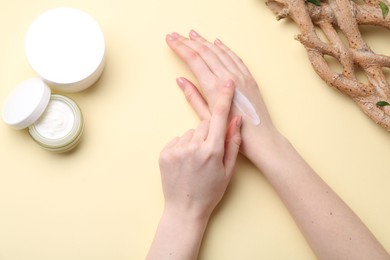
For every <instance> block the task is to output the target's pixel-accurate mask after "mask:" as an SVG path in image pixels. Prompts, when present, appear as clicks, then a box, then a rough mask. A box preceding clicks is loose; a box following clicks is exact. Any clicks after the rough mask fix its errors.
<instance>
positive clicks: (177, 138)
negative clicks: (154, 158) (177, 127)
mask: <svg viewBox="0 0 390 260" xmlns="http://www.w3.org/2000/svg"><path fill="white" fill-rule="evenodd" d="M179 139H180V138H179V137H175V138H174V139H172V140H171V141H170V142H169V143H168V144H166V145H165V147H164V150H165V149H169V148H172V147H174V146H175V145H176V144H177V143H178V142H179Z"/></svg>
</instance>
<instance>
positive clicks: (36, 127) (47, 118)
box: [3, 78, 84, 152]
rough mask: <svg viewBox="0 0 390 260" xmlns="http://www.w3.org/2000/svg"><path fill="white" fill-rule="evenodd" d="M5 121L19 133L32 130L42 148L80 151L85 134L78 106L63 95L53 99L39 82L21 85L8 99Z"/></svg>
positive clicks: (31, 80)
mask: <svg viewBox="0 0 390 260" xmlns="http://www.w3.org/2000/svg"><path fill="white" fill-rule="evenodd" d="M3 120H4V122H5V123H6V124H8V125H9V126H11V127H13V128H15V129H24V128H26V127H28V129H29V133H30V136H31V137H32V138H33V139H34V141H35V142H37V143H38V144H39V145H40V146H41V147H42V148H44V149H46V150H49V151H52V152H67V151H70V150H71V149H73V148H74V147H76V145H77V144H78V143H79V141H80V138H81V136H82V133H83V129H84V123H83V116H82V113H81V111H80V108H79V107H78V106H77V104H76V103H75V102H74V101H73V100H71V99H70V98H67V97H65V96H62V95H56V94H53V95H51V91H50V88H49V87H48V86H47V85H46V83H45V82H43V81H42V80H41V79H39V78H32V79H28V80H26V81H23V82H22V83H20V84H19V85H18V86H17V87H16V88H15V89H14V90H13V91H12V92H11V94H10V95H9V96H8V98H7V99H6V101H5V103H4V107H3Z"/></svg>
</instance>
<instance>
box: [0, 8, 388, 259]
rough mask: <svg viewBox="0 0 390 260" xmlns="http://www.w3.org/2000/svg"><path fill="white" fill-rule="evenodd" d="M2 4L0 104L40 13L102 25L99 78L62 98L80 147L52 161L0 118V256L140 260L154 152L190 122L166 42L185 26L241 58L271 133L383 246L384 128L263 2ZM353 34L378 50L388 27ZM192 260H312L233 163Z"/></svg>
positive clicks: (260, 182) (155, 201) (245, 170)
mask: <svg viewBox="0 0 390 260" xmlns="http://www.w3.org/2000/svg"><path fill="white" fill-rule="evenodd" d="M0 6H1V8H0V103H1V105H2V104H3V102H4V100H5V98H6V96H7V95H8V94H9V92H10V91H11V89H12V88H13V87H14V86H15V85H16V84H18V83H19V82H21V81H22V80H24V79H27V78H29V77H31V76H34V73H33V71H32V70H31V68H30V67H29V65H28V63H27V61H26V58H25V55H24V49H23V44H24V36H25V33H26V31H27V29H28V26H29V25H30V24H31V22H32V21H33V19H34V18H36V17H37V16H38V15H39V14H41V13H42V12H44V11H46V10H48V9H50V8H52V7H57V6H70V7H75V8H80V9H81V10H84V11H86V12H87V13H89V14H90V15H92V16H93V17H94V18H95V19H96V20H97V21H98V22H99V23H100V25H101V27H102V29H103V31H104V33H105V37H106V41H107V64H106V69H105V71H104V74H103V76H102V78H101V79H100V81H99V82H98V83H97V84H96V85H95V86H94V87H92V88H91V89H89V90H87V91H84V92H82V93H77V94H72V95H68V96H70V97H72V98H73V99H74V100H75V101H76V102H77V103H78V104H79V105H80V107H81V109H82V111H83V113H84V116H85V123H86V129H85V134H84V136H83V140H82V143H81V144H80V146H79V147H78V149H76V150H75V151H74V152H72V153H69V154H62V155H58V154H51V153H49V152H46V151H44V150H42V149H41V148H40V147H39V146H38V145H36V144H35V143H34V142H33V140H32V139H31V138H30V137H29V135H28V133H27V132H26V131H15V130H12V129H10V128H9V127H8V126H6V125H5V124H4V123H2V122H1V123H0V144H1V145H0V158H1V159H0V160H1V161H0V260H15V259H17V260H22V259H23V260H24V259H29V260H32V259H39V260H46V259H74V260H76V259H94V260H98V259H118V260H119V259H143V258H144V257H145V255H146V252H147V250H148V248H149V245H150V242H151V240H152V238H153V235H154V231H155V228H156V225H157V223H158V220H159V217H160V213H161V211H162V207H163V196H162V191H161V185H160V176H159V168H158V155H159V152H160V150H161V149H162V147H163V146H164V145H165V144H166V143H167V142H168V141H169V140H170V139H172V138H173V137H174V136H177V135H181V134H182V133H183V132H184V131H186V130H187V129H189V128H192V127H195V126H196V124H197V122H198V119H197V117H196V116H195V114H194V113H193V112H192V110H191V108H190V107H189V106H188V104H187V103H186V101H185V99H184V98H183V96H182V93H181V92H180V90H179V88H178V87H177V86H176V84H175V78H176V77H178V76H187V77H192V76H191V74H190V72H189V71H188V70H187V68H185V67H184V66H183V64H182V63H181V62H180V61H179V60H178V59H177V58H176V57H175V56H174V54H173V53H172V52H171V51H170V49H169V48H168V47H167V46H166V44H165V41H164V38H165V35H166V33H169V32H172V31H177V32H179V33H182V34H186V33H187V32H188V31H189V30H190V29H192V28H194V29H196V30H197V31H199V32H200V33H202V34H203V35H204V36H205V37H207V38H208V39H210V40H214V38H215V37H219V38H221V39H222V40H223V41H224V42H225V43H227V44H228V45H229V46H230V47H231V48H232V49H233V50H235V51H236V52H237V53H238V54H239V55H240V56H241V57H242V58H243V60H244V61H245V62H246V64H247V65H248V67H249V68H250V69H251V71H252V72H253V74H254V76H255V77H256V79H257V80H258V81H259V83H260V85H261V91H262V93H263V96H264V99H265V101H266V103H267V105H268V107H269V110H270V113H271V115H272V117H273V119H274V121H275V124H276V125H277V127H278V128H279V129H280V130H281V131H282V132H283V133H284V134H285V135H286V136H287V137H288V138H289V139H290V140H291V141H292V142H293V143H294V145H295V146H296V148H297V149H298V150H299V151H300V153H301V154H302V155H303V156H304V157H305V158H306V159H307V161H308V162H309V163H310V164H311V165H312V166H313V167H314V169H315V170H316V171H317V172H318V173H319V175H321V177H322V178H324V179H325V180H326V181H327V182H328V183H329V184H330V185H331V186H332V187H333V188H334V189H335V190H336V191H337V192H338V193H339V194H340V195H341V197H343V198H344V200H345V201H346V202H347V203H348V204H349V205H350V206H351V207H352V208H353V210H355V211H356V212H357V214H358V215H359V216H360V217H361V218H362V219H363V221H364V222H365V223H366V224H367V225H368V226H369V228H370V229H371V230H372V231H373V232H374V234H375V235H376V236H377V237H378V239H379V240H380V241H381V242H382V243H383V245H384V246H385V247H386V248H387V250H390V221H389V219H390V203H389V198H390V188H389V183H390V133H388V132H386V131H385V130H383V129H382V128H380V127H379V126H376V125H375V124H374V123H373V122H372V121H370V120H369V119H368V118H367V117H366V116H365V115H364V114H363V113H362V112H361V111H360V110H359V108H357V106H355V104H354V103H353V102H351V101H350V100H349V99H348V98H347V97H345V96H343V95H341V94H340V93H339V92H337V91H335V90H334V89H331V88H329V87H328V86H326V85H325V83H323V82H322V81H321V80H320V78H319V77H318V76H317V75H316V74H315V73H314V72H313V70H312V69H311V66H310V64H309V62H308V60H307V56H306V52H305V50H304V48H303V47H302V46H301V45H300V43H299V42H297V41H295V40H294V35H296V34H297V33H298V30H297V28H296V26H295V24H293V23H292V22H291V21H287V20H286V21H280V22H277V21H276V20H275V18H274V15H273V14H272V13H271V11H270V10H269V9H268V8H267V7H266V6H265V4H264V1H262V0H244V1H237V0H234V1H233V0H213V1H209V0H164V1H161V0H146V1H134V0H127V1H124V0H122V1H120V0H110V1H106V0H99V1H95V0H84V1H79V0H73V1H71V0H69V1H60V0H58V1H53V0H52V1H49V0H47V1H44V0H35V1H31V0H14V1H5V0H1V5H0ZM364 33H365V38H366V40H367V41H368V43H369V44H370V45H371V47H372V48H373V50H374V51H377V52H380V53H386V52H387V54H389V53H390V52H389V48H388V41H389V36H390V34H389V32H388V31H386V30H382V29H376V28H372V27H367V28H365V29H364ZM387 72H388V71H387ZM388 75H389V74H388ZM389 79H390V75H389ZM319 203H321V202H319ZM199 258H200V259H216V260H219V259H221V260H222V259H223V260H229V259H244V260H246V259H248V260H251V259H314V256H313V254H312V252H311V250H310V248H309V247H308V246H307V244H306V242H305V240H304V238H303V237H302V236H301V234H300V232H299V230H298V229H297V228H296V226H295V224H294V222H293V221H292V220H291V218H290V216H289V214H288V212H287V211H286V209H285V208H284V206H283V205H282V204H281V202H280V201H279V199H278V197H277V196H276V194H275V193H274V191H273V190H272V187H270V185H269V184H268V183H267V182H266V181H265V179H264V178H263V176H262V175H261V173H260V172H258V171H257V170H256V169H255V168H254V167H253V166H252V165H251V164H250V163H249V162H248V161H247V160H246V159H245V158H243V157H241V158H240V159H239V162H238V166H237V174H236V175H235V176H234V178H233V180H232V183H231V185H230V187H229V189H228V192H227V194H226V196H225V198H224V200H223V202H222V203H221V205H220V207H218V209H217V210H216V212H215V214H214V216H213V218H212V220H211V222H210V225H209V228H208V230H207V233H206V235H205V239H204V243H203V247H202V249H201V252H200V257H199Z"/></svg>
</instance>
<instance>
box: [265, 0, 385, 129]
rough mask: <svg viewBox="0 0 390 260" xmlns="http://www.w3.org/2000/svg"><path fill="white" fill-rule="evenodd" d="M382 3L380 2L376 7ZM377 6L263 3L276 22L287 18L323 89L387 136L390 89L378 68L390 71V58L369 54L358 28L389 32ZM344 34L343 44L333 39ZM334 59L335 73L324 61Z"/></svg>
mask: <svg viewBox="0 0 390 260" xmlns="http://www.w3.org/2000/svg"><path fill="white" fill-rule="evenodd" d="M381 2H382V3H381ZM380 3H381V4H382V5H383V4H384V5H386V6H390V4H389V2H388V1H387V0H380V1H379V0H364V2H363V3H361V4H357V3H355V2H353V1H352V0H324V1H322V2H321V5H320V6H316V5H313V4H311V3H307V2H306V1H305V0H267V2H266V4H267V6H268V7H269V8H270V9H271V10H272V11H273V12H274V13H275V14H276V18H277V19H278V20H280V19H283V18H287V17H290V18H291V19H292V20H293V21H294V22H295V23H296V24H297V25H298V26H299V29H300V32H301V34H299V35H297V36H296V39H297V40H298V41H300V42H301V43H302V44H303V45H304V46H305V48H306V50H307V52H308V56H309V60H310V62H311V64H312V66H313V68H314V70H315V71H316V72H317V74H318V75H319V76H320V77H321V78H322V79H323V80H324V81H325V82H326V83H327V84H329V85H331V86H333V87H335V88H336V89H338V90H340V91H341V92H343V93H344V94H346V95H348V96H350V97H351V98H352V99H353V100H354V101H355V102H356V103H357V104H358V105H359V106H360V107H361V109H362V110H363V111H364V112H365V113H366V114H367V115H368V116H369V117H370V118H371V119H372V120H374V121H375V122H376V123H377V124H379V125H381V126H382V127H384V128H385V129H386V130H387V131H390V106H380V105H378V104H381V101H386V102H388V103H390V88H389V84H388V83H387V81H386V77H385V75H384V73H383V70H382V69H383V68H384V67H388V68H390V57H388V56H385V55H379V54H376V53H374V52H373V51H372V50H371V49H370V47H369V46H368V45H367V44H366V43H365V42H364V40H363V38H362V35H361V33H360V30H359V25H375V26H381V27H384V28H387V29H390V15H387V14H386V15H384V13H383V11H382V10H381V7H380ZM316 28H319V29H321V30H322V32H323V33H324V35H325V36H326V38H327V40H328V41H327V42H324V41H322V40H321V39H320V38H319V37H318V35H317V33H316ZM339 31H340V32H341V33H342V34H343V35H344V37H345V39H346V42H344V41H343V40H342V39H341V38H340V35H339ZM326 55H327V56H332V57H334V58H335V59H337V60H338V61H339V62H340V64H341V65H342V67H343V71H342V72H341V73H338V72H335V71H333V70H332V69H331V68H330V66H329V64H328V62H327V60H326V59H325V56H326ZM356 67H360V68H361V69H362V70H363V71H364V72H365V74H366V76H367V79H368V83H362V82H360V81H359V80H358V79H357V77H356V73H355V72H356V69H355V68H356Z"/></svg>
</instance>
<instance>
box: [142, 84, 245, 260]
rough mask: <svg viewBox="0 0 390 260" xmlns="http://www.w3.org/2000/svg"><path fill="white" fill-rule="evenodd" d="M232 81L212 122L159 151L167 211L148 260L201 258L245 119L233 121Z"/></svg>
mask: <svg viewBox="0 0 390 260" xmlns="http://www.w3.org/2000/svg"><path fill="white" fill-rule="evenodd" d="M233 93H234V85H233V81H232V80H228V81H226V82H225V85H224V87H222V88H221V89H220V90H219V94H218V98H217V100H216V104H215V106H214V109H213V110H212V114H211V118H210V119H205V120H203V121H202V122H201V123H200V124H199V126H198V127H197V128H196V129H195V130H189V131H188V132H187V133H185V134H184V135H183V136H182V137H177V138H175V139H173V140H172V141H171V142H170V143H169V144H168V145H167V146H166V147H165V148H164V149H163V151H162V152H161V155H160V170H161V179H162V185H163V191H164V197H165V208H164V212H163V215H162V217H161V220H160V223H159V225H158V228H157V232H156V235H155V237H154V240H153V243H152V246H151V248H150V250H149V253H148V256H147V259H148V260H152V259H158V260H162V259H170V260H172V259H197V255H198V252H199V247H200V244H201V241H202V237H203V234H204V231H205V229H206V226H207V223H208V220H209V217H210V215H211V213H212V211H213V210H214V208H215V206H216V205H217V204H218V202H219V201H220V200H221V198H222V196H223V194H224V193H225V190H226V188H227V186H228V184H229V182H230V179H231V177H232V175H233V168H234V165H235V163H236V158H237V154H238V150H239V147H240V143H241V135H240V128H241V123H242V119H241V117H239V116H236V117H233V118H232V119H231V120H230V123H229V113H230V107H231V103H232V99H233Z"/></svg>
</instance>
